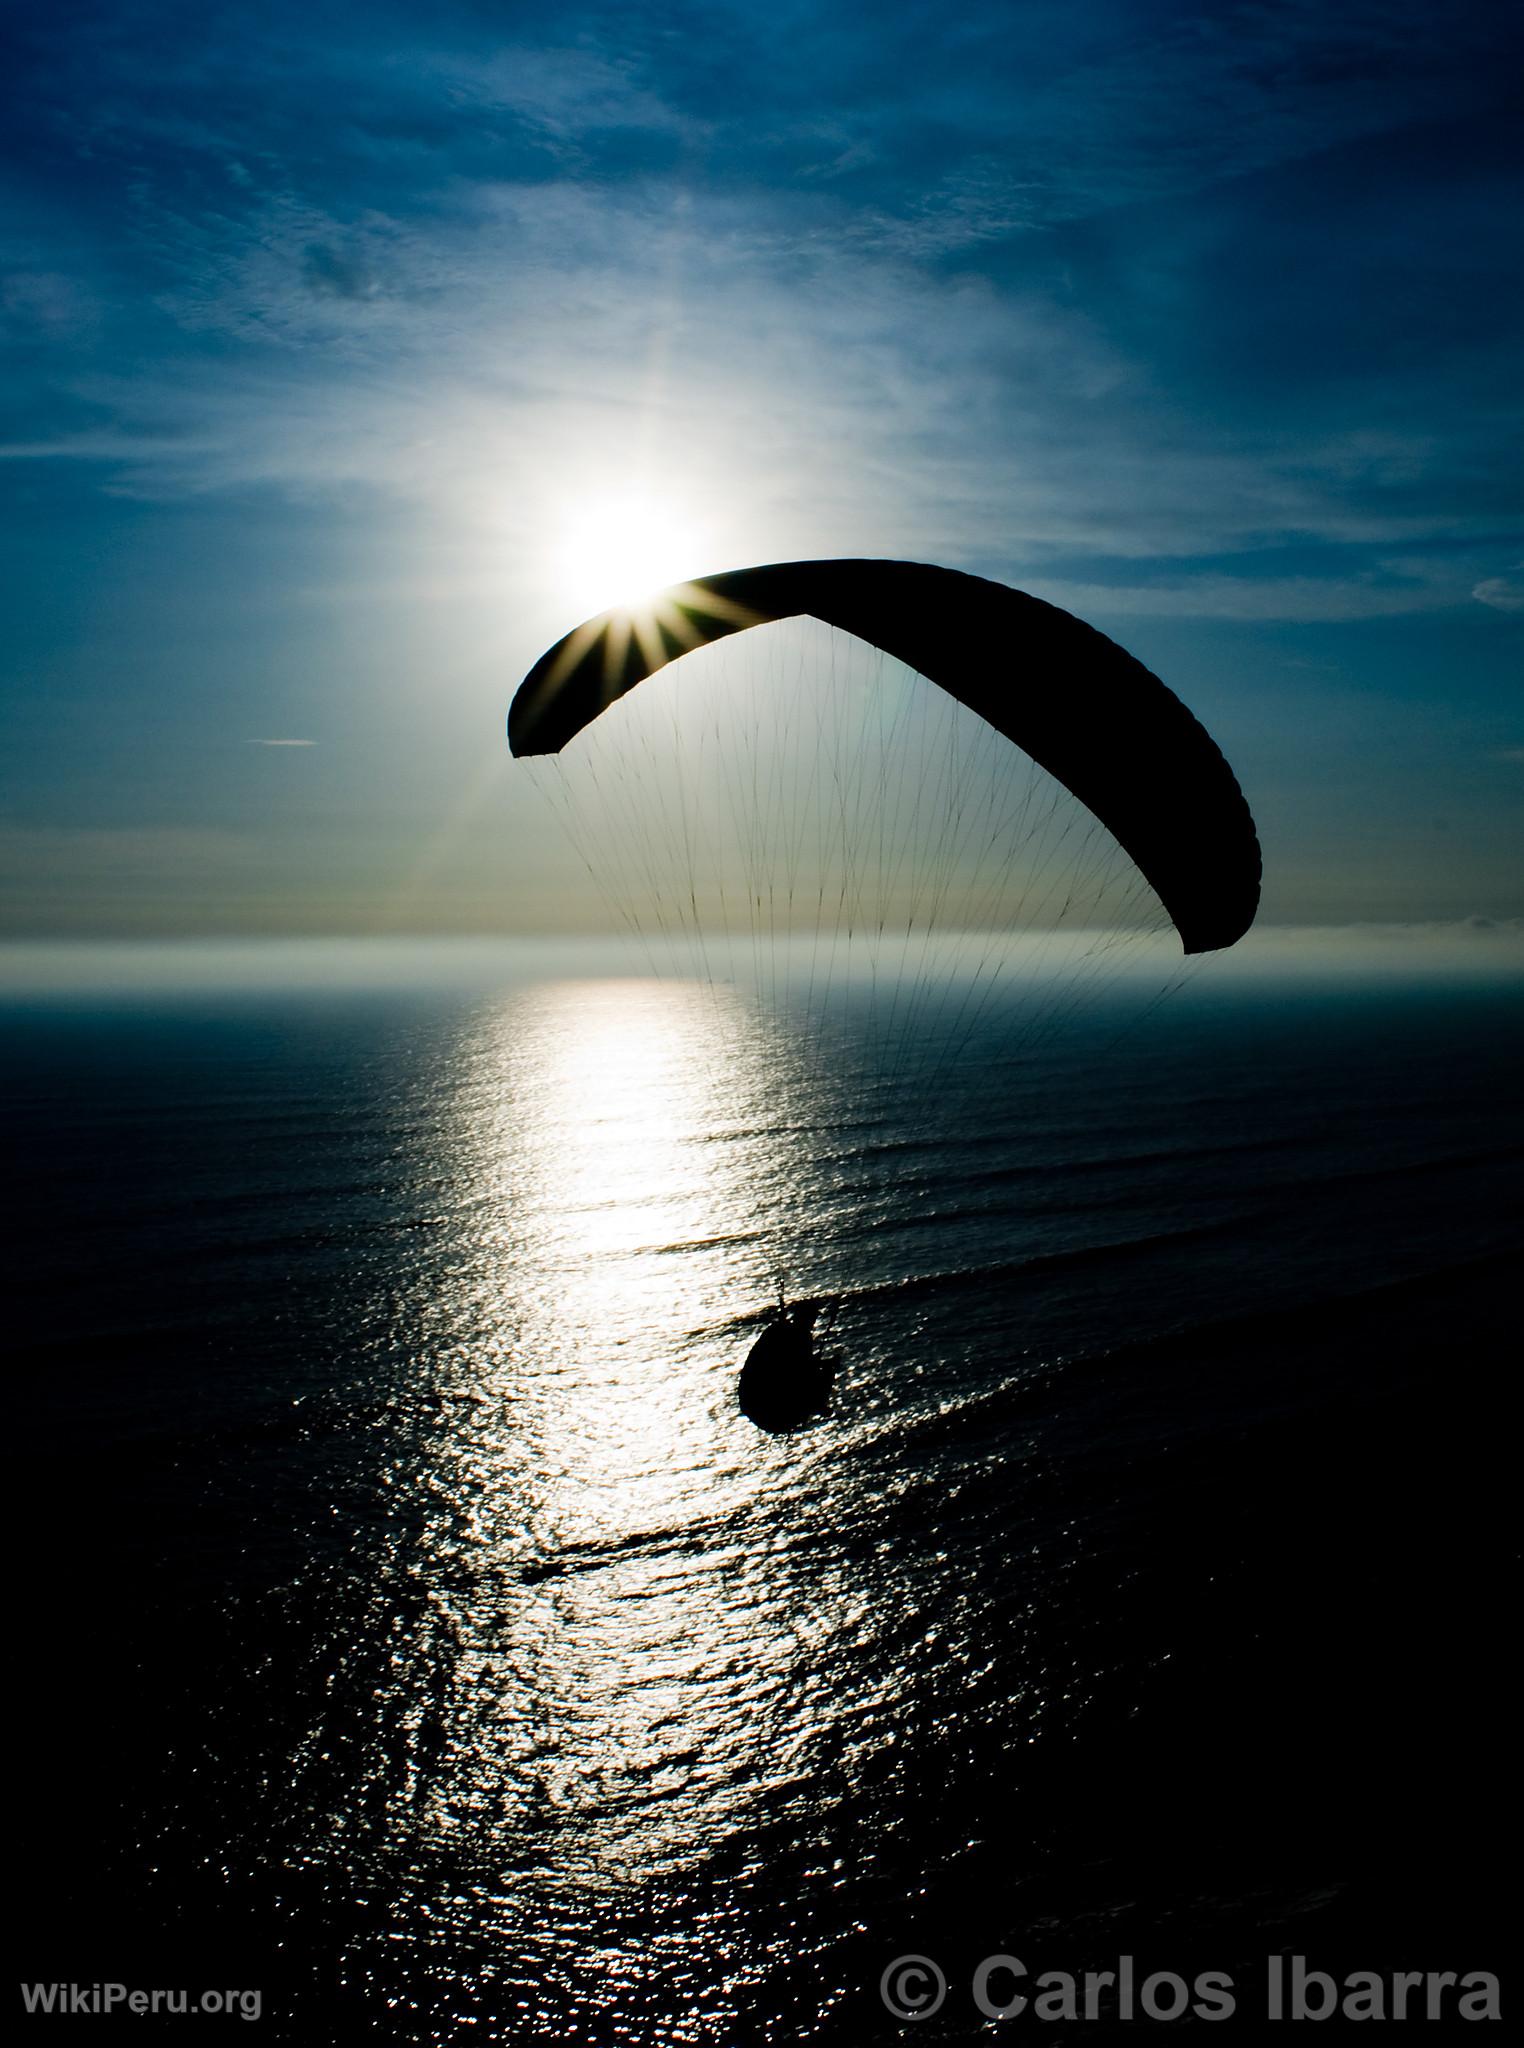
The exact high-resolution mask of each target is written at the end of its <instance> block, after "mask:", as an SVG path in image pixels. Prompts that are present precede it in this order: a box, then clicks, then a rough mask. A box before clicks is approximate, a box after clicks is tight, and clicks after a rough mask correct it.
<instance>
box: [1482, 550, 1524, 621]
mask: <svg viewBox="0 0 1524 2048" xmlns="http://www.w3.org/2000/svg"><path fill="white" fill-rule="evenodd" d="M1471 595H1472V596H1473V597H1474V598H1475V599H1476V601H1477V603H1478V604H1485V605H1491V607H1492V609H1493V610H1494V611H1498V612H1524V562H1517V563H1515V565H1514V567H1513V568H1512V569H1510V570H1509V572H1508V574H1507V575H1506V576H1486V577H1484V578H1483V579H1482V581H1481V582H1480V583H1478V584H1477V585H1476V586H1475V588H1474V589H1473V590H1472V592H1471Z"/></svg>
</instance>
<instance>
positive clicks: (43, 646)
mask: <svg viewBox="0 0 1524 2048" xmlns="http://www.w3.org/2000/svg"><path fill="white" fill-rule="evenodd" d="M6 38H7V46H8V47H7V49H6V51H5V52H4V53H3V56H4V70H3V75H4V77H5V78H6V80H7V81H8V83H7V86H6V88H5V90H6V93H7V99H8V104H7V106H6V109H5V133H6V137H7V143H6V152H5V154H6V168H5V202H6V203H5V221H6V226H5V230H4V248H3V252H0V254H3V260H4V281H3V285H0V321H3V334H4V341H5V369H4V374H3V380H0V452H3V454H4V456H5V458H6V459H5V461H4V464H3V467H0V474H3V476H4V480H5V491H6V514H5V518H6V530H5V551H4V552H5V560H6V564H7V571H8V576H7V580H8V583H9V585H10V588H9V590H8V593H7V598H6V616H7V623H8V627H9V631H8V633H7V653H6V655H5V663H6V672H5V693H4V694H5V702H6V722H7V728H8V733H7V747H6V759H7V769H8V772H7V789H6V794H5V808H4V814H3V817H0V844H3V847H4V850H5V858H4V861H3V862H0V869H3V872H4V873H5V875H6V876H7V878H8V879H7V880H6V881H5V883H4V885H3V887H0V929H4V930H6V931H9V932H11V933H13V934H19V935H45V934H49V933H59V934H80V935H85V934H101V933H104V934H112V933H122V934H130V933H138V932H141V933H163V934H172V933H177V932H186V933H192V932H218V931H227V932H238V931H263V930H268V931H329V930H333V931H360V932H364V931H375V930H391V929H423V930H431V929H450V928H463V929H496V928H509V929H512V928H515V927H517V926H519V925H522V924H526V923H527V924H543V923H545V922H547V921H548V922H550V923H554V922H555V921H556V919H557V917H558V916H559V915H561V912H562V909H563V908H564V910H565V914H566V915H567V916H568V917H570V918H572V919H575V917H576V915H577V912H576V909H575V906H574V905H573V904H572V903H571V899H570V897H569V896H568V897H567V898H566V900H565V903H564V904H563V903H562V899H561V898H560V897H557V896H555V895H554V889H559V888H561V887H562V886H563V880H562V878H561V877H560V875H559V871H554V870H546V872H547V874H548V876H549V880H550V882H551V883H552V884H553V885H554V889H553V890H552V900H550V901H549V907H547V900H546V899H545V898H542V899H541V900H540V901H538V902H536V903H530V901H529V899H528V892H527V891H526V890H525V888H524V886H523V884H522V882H521V881H520V880H519V879H518V878H519V877H521V876H522V875H523V873H524V872H525V868H526V860H527V858H528V854H529V844H528V842H527V841H526V839H525V837H524V834H525V832H526V830H527V829H528V828H527V827H526V826H525V824H524V822H523V814H522V812H521V810H520V808H519V807H518V805H517V804H516V801H515V785H514V782H513V775H512V769H511V764H510V763H509V762H508V760H507V758H506V750H505V749H503V748H502V745H501V740H500V735H501V729H502V724H501V722H502V714H503V710H504V708H505V706H506V702H507V699H508V696H509V694H510V692H511V688H512V685H513V683H514V681H515V680H516V678H517V676H518V675H519V674H520V673H521V672H522V670H523V669H524V668H525V667H527V665H528V664H529V662H530V661H531V660H532V659H533V658H534V656H535V655H536V654H537V653H538V652H539V651H540V649H541V647H542V646H543V645H544V644H545V643H546V642H547V641H548V640H549V639H550V638H552V637H554V635H555V634H556V633H557V632H559V631H560V630H562V629H563V628H564V627H565V626H566V625H568V624H569V623H571V619H570V618H569V617H568V616H567V600H566V598H565V595H564V593H562V592H561V591H559V590H558V589H557V588H556V586H555V582H554V577H553V575H552V574H551V573H550V569H549V566H548V562H549V557H548V553H547V550H548V548H549V546H550V539H549V536H550V535H551V533H552V531H553V529H554V528H555V525H556V521H557V519H558V518H559V517H560V516H561V514H562V512H563V511H564V509H565V507H566V505H567V504H568V503H573V502H575V501H577V500H579V499H586V498H589V497H593V496H596V495H597V493H598V492H599V491H600V490H602V489H604V488H618V487H622V486H623V485H625V484H626V483H628V482H629V481H630V480H631V479H632V478H633V479H636V480H638V481H639V482H640V483H641V484H642V485H644V486H646V487H649V488H650V489H652V490H654V491H656V492H657V493H658V494H665V495H668V496H670V497H671V498H673V499H674V500H675V501H677V502H679V503H681V504H682V505H683V506H684V507H685V508H687V510H689V511H690V512H691V513H692V518H693V525H694V528H695V530H696V531H697V532H699V533H701V534H702V535H703V536H704V544H705V547H706V552H705V555H704V557H703V559H699V560H696V561H691V562H683V563H681V564H679V565H678V566H679V568H680V569H683V570H691V571H694V572H700V571H703V570H705V569H713V568H717V567H722V566H730V565H731V564H733V563H736V562H740V561H744V560H748V559H764V558H778V557H786V556H792V555H808V554H817V553H886V554H903V555H908V556H914V557H918V558H921V559H925V560H936V561H943V562H948V563H953V564H957V565H961V566H964V567H967V568H971V569H975V570H978V571H980V572H982V573H986V574H991V575H995V576H999V577H1002V578H1004V579H1006V580H1009V581H1012V582H1015V583H1019V584H1021V585H1022V586H1023V587H1026V588H1029V589H1032V590H1035V591H1036V592H1038V593H1039V594H1040V595H1043V596H1046V597H1050V598H1052V599H1053V600H1054V601H1056V602H1058V603H1061V604H1065V605H1068V606H1069V607H1071V608H1072V609H1075V610H1077V611H1079V612H1081V613H1082V614H1083V615H1084V616H1086V617H1088V618H1091V619H1093V620H1094V621H1095V622H1096V623H1097V624H1099V625H1100V626H1102V627H1103V629H1104V630H1106V631H1108V632H1111V633H1112V634H1113V635H1114V636H1115V637H1117V638H1118V639H1120V640H1122V641H1123V642H1124V644H1126V645H1128V646H1129V647H1131V648H1133V649H1134V650H1135V651H1136V652H1137V653H1138V654H1139V655H1141V656H1142V657H1143V658H1144V659H1145V660H1146V661H1148V662H1149V663H1150V664H1151V665H1152V666H1154V667H1156V668H1157V669H1158V670H1159V671H1160V672H1161V673H1162V674H1163V675H1165V677H1166V678H1167V679H1168V680H1170V681H1171V682H1172V683H1173V684H1174V685H1175V686H1176V687H1177V688H1178V689H1179V690H1180V692H1181V693H1182V695H1184V696H1185V697H1186V699H1187V701H1188V702H1190V703H1191V704H1192V705H1193V707H1194V708H1196V709H1197V710H1198V711H1199V712H1200V713H1201V714H1202V716H1203V717H1205V718H1206V720H1207V722H1208V723H1209V725H1210V726H1211V727H1212V729H1213V730H1214V732H1216V733H1217V735H1218V737H1219V738H1220V740H1221V741H1222V743H1223V745H1224V747H1225V749H1226V750H1227V751H1228V753H1229V755H1230V757H1231V758H1232V759H1233V761H1234V764H1235V766H1236V767H1237V768H1238V770H1239V772H1240V777H1241V780H1242V781H1243V783H1244V785H1245V788H1246V790H1247V792H1248V794H1249V796H1250V800H1251V802H1252V804H1253V805H1254V808H1255V810H1256V813H1257V815H1258V816H1259V818H1260V820H1261V824H1262V827H1263V836H1264V839H1265V844H1266V854H1267V890H1266V911H1265V914H1266V916H1267V917H1268V918H1273V919H1278V920H1280V921H1283V922H1302V921H1313V922H1334V923H1337V922H1342V921H1347V920H1350V921H1358V920H1364V919H1370V918H1377V919H1399V920H1419V921H1421V920H1430V919H1439V920H1452V919H1462V918H1465V917H1468V916H1473V915H1474V916H1480V917H1488V918H1492V919H1499V920H1501V919H1509V918H1518V917H1520V916H1521V915H1524V859H1521V851H1524V849H1521V843H1520V830H1519V817H1520V794H1521V787H1524V714H1521V705H1520V691H1519V679H1520V674H1521V671H1524V663H1521V659H1520V655H1521V641H1524V508H1521V505H1520V492H1519V482H1520V478H1521V477H1524V446H1521V442H1524V435H1521V430H1520V421H1521V405H1520V363H1521V361H1524V348H1521V340H1524V333H1521V330H1524V309H1521V274H1524V273H1521V263H1520V255H1521V248H1520V243H1521V230H1520V221H1521V219H1524V191H1521V185H1524V180H1521V177H1520V157H1521V153H1524V147H1521V143H1520V139H1519V138H1520V136H1521V134H1524V121H1521V120H1520V114H1521V111H1524V109H1521V106H1520V98H1521V93H1520V86H1519V81H1520V80H1521V78H1524V30H1521V28H1520V17H1519V15H1518V13H1517V10H1514V9H1510V8H1506V7H1503V6H1494V5H1461V6H1455V7H1450V8H1446V9H1440V8H1437V7H1435V6H1434V5H1433V4H1432V0H1422V4H1419V0H1403V4H1394V5H1361V4H1350V5H1344V6H1341V7H1338V8H1330V7H1328V6H1327V5H1326V4H1321V5H1316V6H1314V5H1305V6H1303V5H1274V4H1268V5H1256V6H1247V5H1246V6H1218V7H1201V6H1196V7H1186V6H1178V7H1177V6H1171V5H1163V4H1159V0H1126V4H1123V0H1113V4H1097V0H1081V4H1075V5H1063V6H1059V5H1052V6H1049V5H1046V4H1040V5H1025V6H1008V5H1007V6H999V7H993V6H992V7H979V6H977V5H975V6H966V7H962V8H959V9H956V10H953V9H948V8H947V7H945V6H937V7H931V6H908V5H892V4H891V5H887V6H885V5H878V6H874V7H872V8H869V7H856V8H854V7H823V6H782V7H773V8H769V9H766V10H763V9H760V8H757V7H755V6H752V5H747V6H729V7H727V6H714V5H706V6H704V7H702V8H700V7H683V6H670V5H669V6H662V7H659V8H658V7H641V6H638V5H637V6H630V5H621V6H619V7H608V8H579V7H576V6H564V5H557V6H555V7H550V6H515V7H509V8H505V7H501V6H497V7H485V6H483V7H470V6H461V5H442V6H434V7H431V8H429V9H427V10H420V9H417V8H409V9H405V10H404V9H399V8H387V7H378V6H375V5H366V6H363V7H362V6H335V5H313V4H303V5H301V6H288V5H285V4H282V0H274V4H271V5H269V6H266V7H263V8H259V9H252V8H248V7H206V6H202V7H197V8H195V9H192V8H189V7H185V6H174V7H171V6H161V5H155V4H152V0H144V4H138V5H123V4H121V0H116V4H112V5H110V6H102V7H99V8H92V7H89V6H75V7H70V8H68V9H66V10H58V9H48V10H46V11H44V10H42V9H40V8H39V9H37V10H35V11H33V12H31V13H28V12H27V11H26V10H24V9H18V8H13V9H12V10H11V11H10V14H9V16H8V28H7V30H6ZM271 738H297V739H301V740H304V741H309V742H311V743H312V744H310V745H306V746H302V747H279V748H274V747H268V746H262V745H259V744H257V742H259V741H261V740H268V739H271ZM564 886H565V887H566V888H567V889H568V890H569V889H570V887H571V880H570V871H568V873H567V876H566V877H565V878H564Z"/></svg>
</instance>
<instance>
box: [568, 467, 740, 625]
mask: <svg viewBox="0 0 1524 2048" xmlns="http://www.w3.org/2000/svg"><path fill="white" fill-rule="evenodd" d="M700 538H701V537H700V535H699V534H698V532H697V529H696V527H695V526H694V524H693V523H692V522H691V521H690V520H688V519H686V518H685V517H684V516H683V514H682V513H681V512H679V511H678V510H677V508H676V507H675V506H673V505H672V504H671V503H669V502H667V501H665V500H663V499H661V498H658V497H655V496H653V495H651V494H649V493H646V492H638V491H632V492H627V493H624V494H622V495H620V496H618V497H600V498H597V499H593V500H589V501H585V502H583V503H581V504H579V505H578V506H576V507H575V509H574V510H573V511H572V513H571V515H570V516H569V517H568V518H567V520H566V521H565V524H564V526H563V528H562V531H561V535H560V539H559V545H558V546H557V549H556V581H557V583H558V585H559V587H560V589H561V593H562V595H563V596H564V598H565V600H566V602H567V604H568V606H569V607H570V608H571V609H572V610H573V611H574V612H576V614H577V615H578V617H580V618H586V617H589V616H590V615H591V614H593V613H594V612H601V611H609V610H612V609H614V608H615V607H616V606H618V607H629V606H634V605H638V604H639V603H640V602H641V601H642V600H643V599H645V598H648V597H652V596H654V595H655V594H656V592H657V591H659V590H665V589H666V588H667V586H668V584H671V583H680V582H682V581H683V579H684V578H685V577H688V576H696V575H701V574H702V573H703V572H704V571H705V570H707V569H712V568H714V567H715V566H716V565H715V564H714V563H712V562H709V561H707V560H701V559H700V558H699V557H700V552H701V550H700V546H699V542H700Z"/></svg>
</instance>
